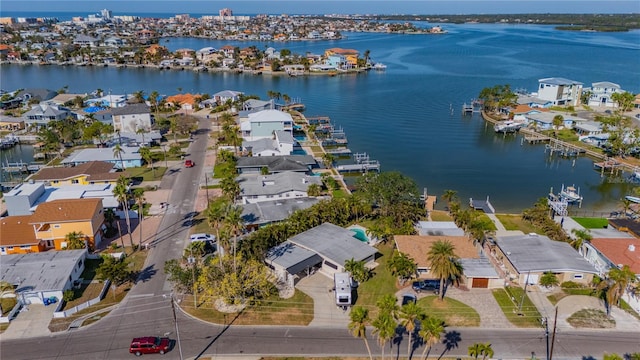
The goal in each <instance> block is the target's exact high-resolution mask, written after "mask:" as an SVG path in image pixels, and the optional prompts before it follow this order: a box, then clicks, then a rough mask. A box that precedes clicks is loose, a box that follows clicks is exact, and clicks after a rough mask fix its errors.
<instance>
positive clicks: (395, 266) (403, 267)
mask: <svg viewBox="0 0 640 360" xmlns="http://www.w3.org/2000/svg"><path fill="white" fill-rule="evenodd" d="M387 266H388V267H389V270H391V274H392V275H393V276H396V277H398V278H399V279H400V284H404V283H405V282H406V281H407V280H409V279H411V277H413V276H414V275H415V274H416V271H417V270H418V265H417V264H416V262H415V261H414V260H413V259H412V258H410V257H409V256H408V255H406V254H404V253H401V252H398V251H396V252H394V253H393V255H392V256H391V258H390V259H389V260H388V262H387Z"/></svg>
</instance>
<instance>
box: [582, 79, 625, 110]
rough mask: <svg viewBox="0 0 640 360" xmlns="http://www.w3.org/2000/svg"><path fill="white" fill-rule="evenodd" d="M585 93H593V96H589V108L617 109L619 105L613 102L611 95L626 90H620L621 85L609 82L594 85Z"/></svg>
mask: <svg viewBox="0 0 640 360" xmlns="http://www.w3.org/2000/svg"><path fill="white" fill-rule="evenodd" d="M585 91H589V92H591V96H589V103H588V105H589V106H605V107H616V106H617V104H616V102H615V101H613V100H611V95H613V94H615V93H623V92H624V90H622V89H621V88H620V85H618V84H615V83H612V82H609V81H601V82H595V83H592V84H591V88H587V89H585Z"/></svg>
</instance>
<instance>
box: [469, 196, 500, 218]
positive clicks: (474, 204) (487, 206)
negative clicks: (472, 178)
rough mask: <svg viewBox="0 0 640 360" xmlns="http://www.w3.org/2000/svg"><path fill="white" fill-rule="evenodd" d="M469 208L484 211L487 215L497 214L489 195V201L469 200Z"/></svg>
mask: <svg viewBox="0 0 640 360" xmlns="http://www.w3.org/2000/svg"><path fill="white" fill-rule="evenodd" d="M469 206H470V207H471V208H473V209H474V210H482V211H484V213H485V214H495V212H496V209H494V207H493V205H491V202H490V201H489V196H488V195H487V200H474V199H473V198H469Z"/></svg>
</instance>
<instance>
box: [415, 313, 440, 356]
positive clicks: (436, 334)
mask: <svg viewBox="0 0 640 360" xmlns="http://www.w3.org/2000/svg"><path fill="white" fill-rule="evenodd" d="M446 326H447V325H446V324H445V323H444V321H443V320H441V319H438V318H435V317H431V316H429V317H427V318H426V319H424V320H422V322H421V323H420V330H419V331H418V336H420V337H421V338H422V341H424V345H425V346H424V350H422V359H426V355H427V351H431V347H432V346H433V345H434V344H437V343H439V342H440V338H441V337H442V335H443V334H444V333H445V331H446V329H445V328H446Z"/></svg>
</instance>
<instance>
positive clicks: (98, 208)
mask: <svg viewBox="0 0 640 360" xmlns="http://www.w3.org/2000/svg"><path fill="white" fill-rule="evenodd" d="M29 223H30V224H31V225H32V226H33V230H34V231H35V234H36V239H38V240H43V241H45V242H46V246H47V248H55V249H56V250H61V249H64V248H66V247H67V242H66V239H65V237H66V235H67V234H69V233H71V232H74V231H75V232H82V234H84V236H85V240H86V241H87V245H88V246H89V248H93V249H94V248H95V247H97V246H99V245H100V242H101V240H102V225H103V224H104V209H103V207H102V199H99V198H96V199H73V200H53V201H49V202H46V203H43V204H40V205H39V206H38V208H36V211H35V212H34V213H33V215H31V218H30V219H29Z"/></svg>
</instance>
